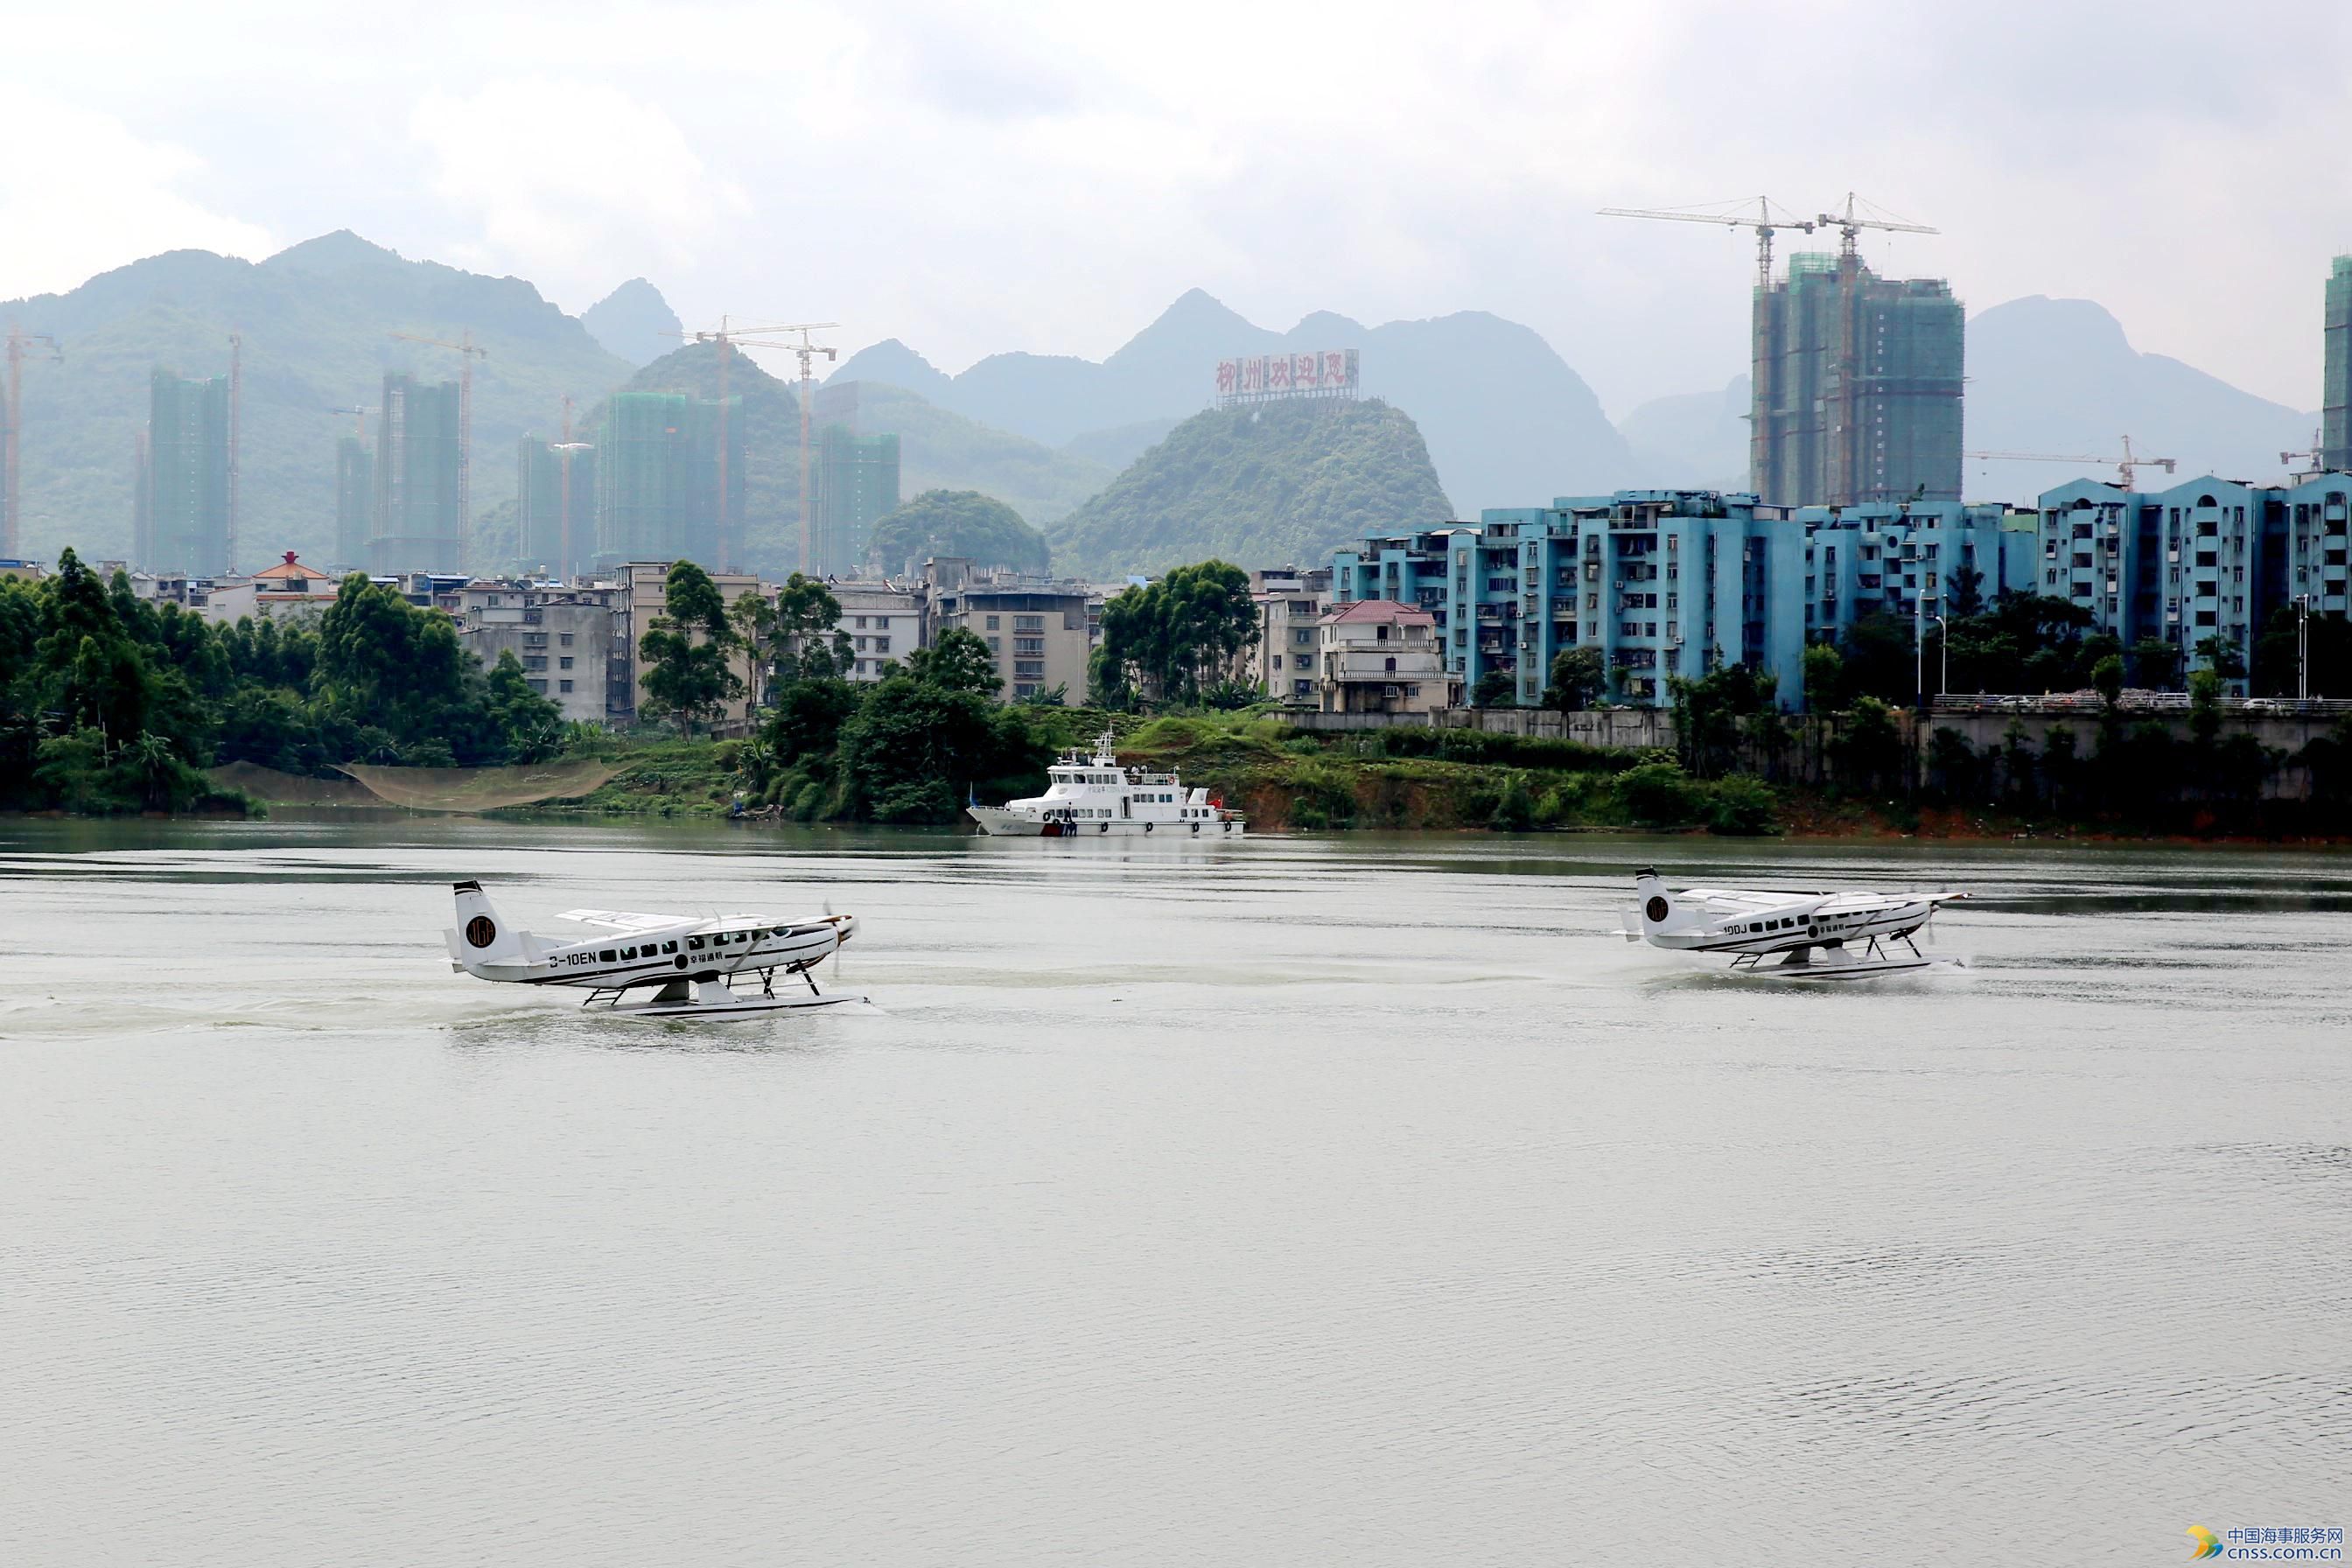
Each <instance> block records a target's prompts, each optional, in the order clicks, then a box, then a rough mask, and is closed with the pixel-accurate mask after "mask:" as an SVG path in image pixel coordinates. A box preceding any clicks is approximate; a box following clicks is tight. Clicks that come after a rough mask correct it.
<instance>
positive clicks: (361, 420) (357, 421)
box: [320, 404, 376, 437]
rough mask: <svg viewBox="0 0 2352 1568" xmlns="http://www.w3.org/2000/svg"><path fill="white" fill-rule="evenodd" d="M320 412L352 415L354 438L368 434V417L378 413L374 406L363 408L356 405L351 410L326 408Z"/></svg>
mask: <svg viewBox="0 0 2352 1568" xmlns="http://www.w3.org/2000/svg"><path fill="white" fill-rule="evenodd" d="M320 412H321V413H326V414H348V415H350V416H352V435H354V436H361V437H364V436H365V435H366V434H367V416H369V415H371V414H373V413H374V412H376V410H375V408H374V406H373V405H367V406H364V407H362V406H361V405H356V404H354V405H352V406H351V407H349V408H326V409H322V410H320Z"/></svg>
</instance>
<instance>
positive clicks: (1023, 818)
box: [965, 730, 1249, 838]
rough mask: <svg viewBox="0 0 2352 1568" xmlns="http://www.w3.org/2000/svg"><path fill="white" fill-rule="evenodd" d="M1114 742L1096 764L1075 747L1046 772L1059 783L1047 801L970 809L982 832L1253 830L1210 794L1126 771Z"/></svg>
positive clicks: (1078, 834) (1095, 834) (1075, 834)
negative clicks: (1080, 753) (1112, 747)
mask: <svg viewBox="0 0 2352 1568" xmlns="http://www.w3.org/2000/svg"><path fill="white" fill-rule="evenodd" d="M1111 742H1112V735H1111V732H1110V731H1108V730H1106V731H1103V732H1102V733H1101V734H1100V735H1099V736H1097V738H1096V740H1095V753H1094V755H1093V756H1091V757H1084V756H1080V755H1079V754H1078V751H1077V749H1076V747H1072V748H1071V750H1070V752H1069V753H1068V754H1067V755H1066V756H1065V757H1063V758H1062V760H1061V761H1060V762H1058V763H1055V764H1054V765H1053V766H1052V767H1050V768H1048V769H1046V770H1045V774H1046V777H1047V778H1049V779H1051V780H1052V781H1053V782H1052V783H1051V784H1048V785H1047V786H1046V790H1045V794H1044V795H1032V796H1030V797H1029V798H1028V799H1026V800H1008V801H1006V802H1005V803H1004V804H1003V805H981V804H980V803H979V802H978V801H974V802H972V804H971V805H970V806H968V807H966V808H965V809H966V810H967V811H969V812H970V814H971V819H972V820H973V821H974V822H977V823H979V824H980V826H981V830H982V832H985V833H993V834H1001V835H1005V836H1008V837H1015V838H1102V837H1110V838H1117V837H1128V838H1135V837H1141V836H1142V835H1144V834H1147V833H1150V834H1158V835H1161V836H1165V835H1168V834H1171V833H1172V834H1174V835H1176V836H1177V837H1181V838H1208V837H1218V838H1238V837H1241V836H1242V835H1243V834H1244V833H1246V832H1247V831H1248V830H1249V827H1248V824H1247V823H1246V822H1245V821H1244V820H1243V817H1242V814H1241V813H1240V812H1238V811H1227V810H1226V809H1225V803H1224V802H1223V801H1222V800H1211V799H1210V798H1209V792H1208V791H1207V790H1204V789H1192V790H1188V789H1186V788H1185V787H1184V785H1183V784H1182V782H1181V781H1180V780H1179V779H1178V778H1177V776H1176V775H1175V774H1174V773H1146V772H1144V771H1143V770H1142V769H1140V768H1126V767H1121V766H1120V765H1119V762H1118V757H1117V756H1115V755H1113V754H1112V751H1111Z"/></svg>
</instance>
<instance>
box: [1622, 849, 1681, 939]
mask: <svg viewBox="0 0 2352 1568" xmlns="http://www.w3.org/2000/svg"><path fill="white" fill-rule="evenodd" d="M1633 913H1634V915H1635V917H1636V918H1638V919H1639V920H1640V921H1641V923H1642V935H1643V936H1645V937H1647V936H1654V935H1656V934H1658V933H1659V932H1661V931H1682V930H1685V929H1686V928H1687V927H1689V926H1690V925H1691V924H1692V923H1693V921H1692V920H1691V917H1690V916H1689V915H1688V914H1686V913H1685V911H1684V910H1683V908H1682V900H1679V899H1677V898H1675V896H1674V894H1673V893H1671V892H1670V891H1668V890H1667V888H1666V884H1665V881H1664V879H1662V878H1661V877H1659V875H1658V874H1657V872H1655V871H1654V870H1652V869H1651V868H1649V867H1647V866H1644V867H1643V868H1641V869H1640V870H1638V871H1636V872H1634V873H1633Z"/></svg>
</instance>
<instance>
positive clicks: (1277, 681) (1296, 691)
mask: <svg viewBox="0 0 2352 1568" xmlns="http://www.w3.org/2000/svg"><path fill="white" fill-rule="evenodd" d="M1330 600H1331V569H1330V568H1329V567H1328V566H1323V567H1304V568H1302V567H1297V566H1278V567H1275V568H1272V569H1270V570H1265V571H1259V572H1253V573H1251V574H1250V602H1251V603H1252V604H1254V605H1256V606H1257V642H1256V644H1255V646H1254V647H1246V648H1244V649H1243V650H1242V651H1241V653H1240V655H1239V656H1238V657H1237V658H1235V659H1234V679H1236V680H1239V681H1241V682H1243V683H1244V685H1249V686H1255V688H1257V689H1259V690H1260V691H1263V692H1265V694H1266V695H1267V696H1268V697H1271V698H1274V699H1275V700H1277V701H1280V702H1284V703H1286V704H1289V705H1291V706H1293V707H1299V708H1312V707H1314V706H1316V705H1317V703H1318V701H1319V699H1318V696H1317V687H1316V670H1317V669H1318V668H1319V665H1320V661H1321V650H1320V640H1321V639H1320V634H1319V633H1318V630H1317V623H1318V622H1319V621H1320V620H1321V619H1322V617H1323V612H1324V611H1325V610H1326V609H1327V608H1328V607H1329V605H1330Z"/></svg>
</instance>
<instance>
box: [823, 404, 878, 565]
mask: <svg viewBox="0 0 2352 1568" xmlns="http://www.w3.org/2000/svg"><path fill="white" fill-rule="evenodd" d="M814 489H815V491H816V494H815V496H814V501H815V508H814V516H815V522H816V526H815V529H814V539H813V540H812V541H811V543H810V551H811V553H812V554H813V555H814V557H815V563H814V566H815V571H816V573H817V574H818V575H820V576H824V575H829V574H847V573H851V572H853V571H854V570H855V569H856V567H857V566H859V565H860V564H861V563H864V561H865V560H866V540H867V539H868V538H869V537H870V536H871V535H872V534H873V531H874V524H875V523H876V522H877V521H879V520H880V519H881V518H882V517H883V516H884V515H885V514H887V513H888V512H892V511H895V510H898V437H897V436H895V435H882V436H860V435H858V434H857V433H856V431H855V430H853V429H852V428H850V427H849V426H846V425H828V426H825V427H824V429H822V430H820V431H818V432H817V437H816V474H815V484H814Z"/></svg>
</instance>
